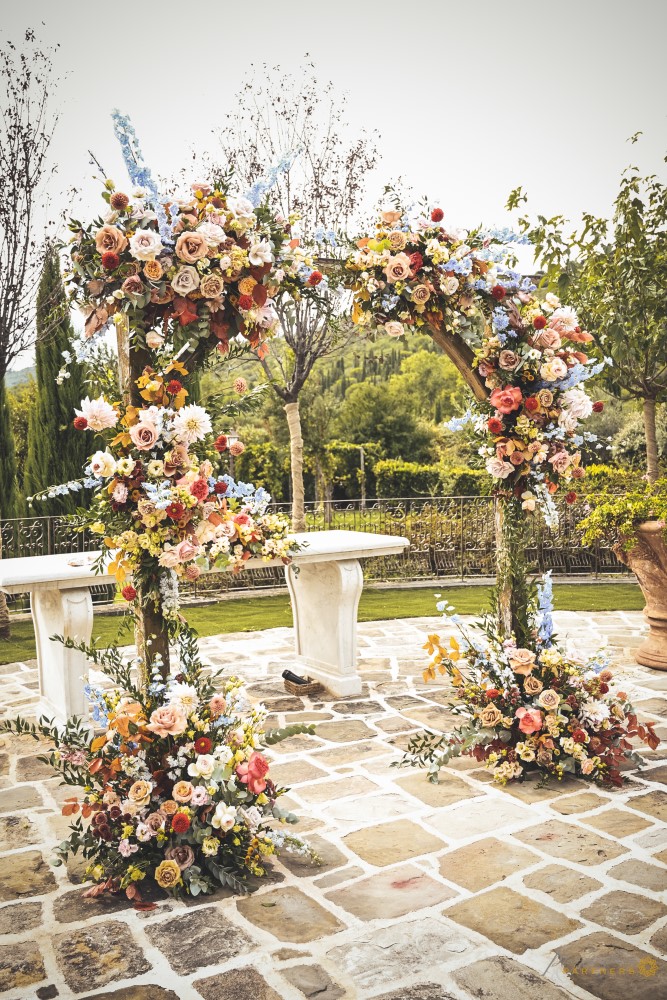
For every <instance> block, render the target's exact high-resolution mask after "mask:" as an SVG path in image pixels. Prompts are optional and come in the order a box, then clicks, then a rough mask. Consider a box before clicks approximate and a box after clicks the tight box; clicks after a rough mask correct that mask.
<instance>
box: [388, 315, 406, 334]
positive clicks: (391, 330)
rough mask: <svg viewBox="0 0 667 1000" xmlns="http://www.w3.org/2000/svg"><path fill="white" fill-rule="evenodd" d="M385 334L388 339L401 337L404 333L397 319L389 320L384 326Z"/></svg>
mask: <svg viewBox="0 0 667 1000" xmlns="http://www.w3.org/2000/svg"><path fill="white" fill-rule="evenodd" d="M384 329H385V333H387V334H388V335H389V336H390V337H402V336H403V334H404V333H405V329H404V327H403V324H402V323H399V321H398V320H397V319H391V320H389V322H388V323H385V325H384Z"/></svg>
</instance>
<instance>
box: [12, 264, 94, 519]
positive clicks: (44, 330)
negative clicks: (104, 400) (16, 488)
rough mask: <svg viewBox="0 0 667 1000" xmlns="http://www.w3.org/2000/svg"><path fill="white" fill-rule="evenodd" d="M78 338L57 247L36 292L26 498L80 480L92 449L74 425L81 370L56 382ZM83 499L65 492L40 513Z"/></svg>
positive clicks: (69, 508)
mask: <svg viewBox="0 0 667 1000" xmlns="http://www.w3.org/2000/svg"><path fill="white" fill-rule="evenodd" d="M73 336H74V331H73V329H72V326H71V323H70V319H69V306H68V304H67V300H66V298H65V291H64V288H63V284H62V280H61V277H60V262H59V259H58V255H57V253H56V252H55V251H53V250H52V251H51V252H50V253H49V254H48V255H47V257H46V260H45V261H44V268H43V271H42V277H41V280H40V283H39V291H38V294H37V344H36V351H35V355H36V356H35V363H36V370H37V399H36V402H35V405H34V406H33V408H32V411H31V413H30V419H29V424H28V452H27V457H26V462H25V472H24V476H23V486H24V490H25V493H26V495H27V496H31V495H33V494H35V493H38V492H39V491H40V490H44V489H46V488H47V487H49V486H53V485H57V484H59V483H65V482H68V481H69V480H72V479H79V478H80V476H81V470H82V468H83V466H84V464H85V461H86V458H87V455H88V452H89V448H90V435H89V434H86V433H82V432H81V431H76V430H75V429H74V427H73V425H72V419H73V417H74V408H75V406H78V405H79V403H80V401H81V396H82V394H83V395H85V392H84V391H83V382H82V378H81V369H80V368H79V367H78V366H73V369H72V373H71V376H70V378H68V379H65V380H64V381H63V383H62V384H61V385H57V384H56V377H57V375H58V372H59V370H60V368H61V366H62V361H63V359H62V352H63V351H65V350H68V349H69V348H70V346H71V341H72V338H73ZM80 502H81V496H80V495H78V496H77V495H74V494H65V495H64V496H62V497H57V498H55V499H52V500H47V501H45V503H44V504H43V505H42V507H41V508H40V513H43V514H72V513H74V511H75V510H76V507H77V505H78V504H79V503H80Z"/></svg>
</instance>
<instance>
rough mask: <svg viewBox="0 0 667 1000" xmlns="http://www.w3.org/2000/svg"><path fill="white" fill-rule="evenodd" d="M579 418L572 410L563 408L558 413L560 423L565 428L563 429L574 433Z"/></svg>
mask: <svg viewBox="0 0 667 1000" xmlns="http://www.w3.org/2000/svg"><path fill="white" fill-rule="evenodd" d="M578 423H579V421H578V420H577V418H576V416H575V414H574V413H572V411H571V410H561V412H560V413H559V414H558V425H559V426H560V427H562V428H563V430H565V431H568V433H572V432H573V431H574V430H576V428H577V424H578Z"/></svg>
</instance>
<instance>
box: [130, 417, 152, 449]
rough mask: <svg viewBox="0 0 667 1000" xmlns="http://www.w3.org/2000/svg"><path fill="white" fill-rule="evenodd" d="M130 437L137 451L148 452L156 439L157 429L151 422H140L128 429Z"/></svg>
mask: <svg viewBox="0 0 667 1000" xmlns="http://www.w3.org/2000/svg"><path fill="white" fill-rule="evenodd" d="M130 437H131V439H132V442H133V444H135V445H136V447H137V448H138V450H139V451H149V450H150V449H151V448H152V447H153V446H154V445H155V442H156V441H157V439H158V432H157V427H156V426H155V424H154V423H153V422H152V421H151V420H145V421H144V420H140V421H139V423H138V424H133V426H132V427H130Z"/></svg>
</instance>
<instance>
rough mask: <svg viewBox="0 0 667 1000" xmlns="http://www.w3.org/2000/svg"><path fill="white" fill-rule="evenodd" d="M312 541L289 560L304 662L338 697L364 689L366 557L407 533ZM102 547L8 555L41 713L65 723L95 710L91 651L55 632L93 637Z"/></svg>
mask: <svg viewBox="0 0 667 1000" xmlns="http://www.w3.org/2000/svg"><path fill="white" fill-rule="evenodd" d="M296 538H297V541H299V542H300V543H301V544H304V546H305V547H304V548H303V549H302V550H301V551H300V552H298V553H297V554H296V555H295V556H294V559H293V561H292V562H291V563H290V564H289V566H286V567H285V575H286V578H287V587H288V590H289V594H290V598H291V601H292V610H293V614H294V633H295V642H296V653H297V663H296V669H297V671H298V670H301V672H302V673H303V672H307V673H308V674H309V675H310V676H311V677H313V679H315V680H318V681H321V683H322V684H324V685H325V687H326V688H328V690H329V691H330V692H331V693H332V694H333V695H335V696H337V697H345V696H347V695H357V694H360V693H361V680H360V678H359V676H358V674H357V609H358V606H359V598H360V596H361V591H362V587H363V573H362V571H361V565H360V563H359V560H360V559H368V558H375V557H377V556H388V555H395V554H397V553H401V552H403V551H404V550H405V549H406V548H407V546H408V545H409V542H408V539H407V538H401V537H397V536H394V535H374V534H370V533H366V532H363V531H312V532H303V533H301V534H297V535H296ZM98 555H99V553H98V552H86V553H62V554H58V555H51V556H29V557H26V558H21V559H1V560H0V590H3V591H4V592H5V593H6V594H21V593H29V594H30V607H31V612H32V620H33V623H34V627H35V643H36V646H37V666H38V674H39V692H40V703H39V707H38V714H40V713H41V714H44V715H46V716H47V717H49V718H53V719H55V721H56V722H57V723H62V722H64V720H65V719H66V718H67V717H68V716H71V715H82V716H87V712H88V706H87V702H86V700H85V697H84V694H83V687H84V683H85V678H86V676H87V673H88V664H87V661H86V657H85V656H84V655H83V654H82V653H80V652H78V651H77V650H75V649H66V648H65V647H64V646H63V645H62V644H61V643H58V642H51V641H50V638H49V637H50V636H52V635H63V636H65V637H66V638H67V637H70V638H77V639H79V640H82V641H84V642H86V643H88V642H90V638H91V634H92V628H93V602H92V598H91V588H92V587H94V586H97V585H99V584H100V583H102V582H104V581H105V580H106V579H108V578H107V577H105V576H104V575H100V574H96V573H94V572H93V569H92V563H93V561H94V560H95V559H96V558H97V556H98ZM280 565H282V563H280V561H279V560H275V561H272V562H264V561H262V560H261V559H249V560H248V562H246V563H245V568H247V569H258V568H260V567H262V566H280Z"/></svg>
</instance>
